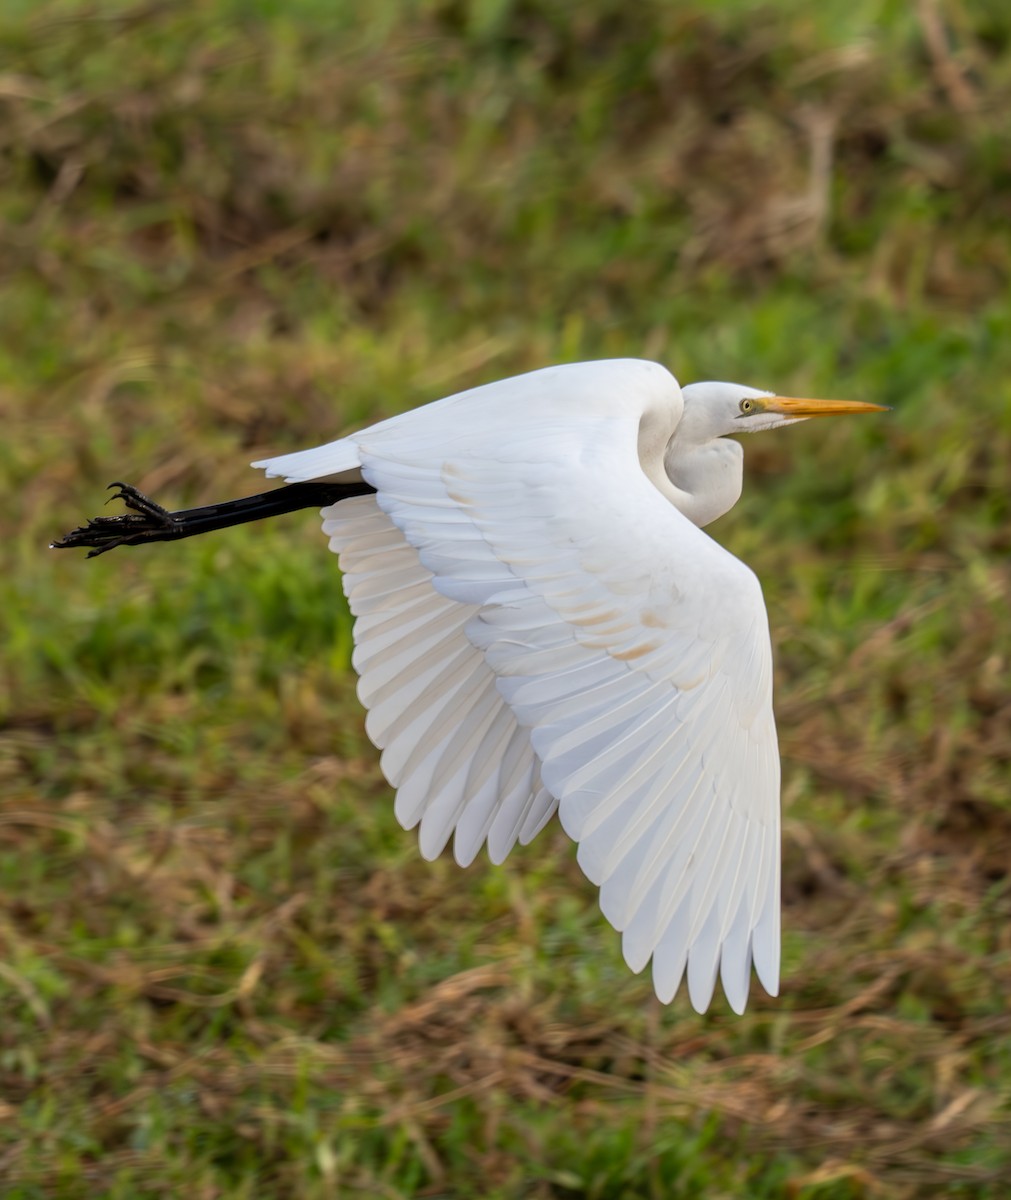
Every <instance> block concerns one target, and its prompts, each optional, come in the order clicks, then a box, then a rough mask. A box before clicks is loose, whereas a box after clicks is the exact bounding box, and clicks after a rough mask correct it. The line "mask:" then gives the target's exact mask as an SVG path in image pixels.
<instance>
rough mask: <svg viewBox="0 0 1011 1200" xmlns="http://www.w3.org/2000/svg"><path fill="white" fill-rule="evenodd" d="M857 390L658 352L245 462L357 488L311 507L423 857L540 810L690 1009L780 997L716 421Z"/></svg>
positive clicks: (485, 836)
mask: <svg viewBox="0 0 1011 1200" xmlns="http://www.w3.org/2000/svg"><path fill="white" fill-rule="evenodd" d="M872 407H875V406H871V405H861V404H846V403H845V402H831V401H823V402H818V401H796V400H784V399H781V398H779V397H773V396H771V395H770V394H769V393H766V392H759V391H756V390H755V389H753V388H745V387H741V386H739V385H735V384H698V385H694V386H693V387H688V388H685V389H684V390H683V391H682V389H680V388H679V387H678V385H677V383H676V381H675V380H674V378H673V377H672V376H671V375H670V374H669V373H668V372H667V371H666V370H665V369H664V368H663V367H660V366H658V365H657V364H655V363H648V362H641V361H637V360H617V361H607V362H596V363H580V364H574V365H569V366H560V367H551V368H548V369H546V370H543V371H536V372H533V373H531V374H529V375H524V376H520V377H517V378H514V379H507V380H504V381H502V382H500V383H494V384H490V385H488V386H486V387H481V388H476V389H474V390H472V391H468V392H463V393H460V394H459V395H456V396H451V397H449V398H447V399H445V400H441V401H437V402H436V403H433V404H430V405H426V406H424V407H423V408H420V409H416V410H414V411H412V412H408V413H405V414H403V415H402V416H398V417H394V418H391V419H390V420H387V421H383V422H381V423H379V424H377V425H374V426H372V427H371V428H369V429H365V430H363V431H362V432H360V433H356V434H353V435H351V436H350V437H346V438H342V439H340V440H338V441H335V442H330V443H328V444H327V445H324V446H319V447H316V448H314V449H311V450H305V451H302V452H300V453H296V454H287V455H282V456H281V457H278V458H273V459H268V460H266V461H263V462H259V463H256V464H254V465H256V466H258V467H263V468H265V469H266V471H267V473H268V475H280V476H284V477H285V478H286V479H287V480H288V481H289V482H299V481H306V480H314V479H320V478H323V477H331V476H340V477H342V478H345V479H350V478H353V477H360V478H363V479H364V480H365V481H366V482H367V483H369V484H371V485H372V486H373V487H374V488H375V489H376V494H375V495H374V496H364V497H358V498H354V499H350V500H344V501H342V502H340V503H339V504H335V505H333V506H332V507H330V508H327V509H324V510H323V529H324V532H325V533H326V534H327V535H328V536H329V538H330V547H331V549H332V550H334V551H335V552H336V553H337V554H338V555H339V557H340V565H341V568H342V570H343V572H344V587H345V590H346V592H347V596H348V599H349V602H350V606H351V611H352V613H353V614H354V616H355V628H354V639H355V653H354V667H355V670H356V671H357V672H358V674H359V676H360V683H359V689H358V692H359V696H360V698H361V700H362V703H363V704H364V705H365V707H366V708H367V709H368V720H367V724H366V728H367V731H368V734H369V737H370V738H371V739H372V741H373V742H374V743H375V744H376V745H377V746H378V747H380V749H381V750H382V758H381V763H382V768H383V771H384V773H385V775H386V777H387V779H388V780H389V781H390V783H391V785H392V786H393V787H395V788H396V789H397V797H396V815H397V819H398V820H399V821H400V822H401V824H402V825H403V826H404V827H405V828H413V827H414V826H416V825H417V826H419V842H420V848H421V852H422V854H423V855H424V856H425V857H426V858H435V857H436V856H437V855H438V854H439V853H440V852H441V851H442V850H443V848H444V847H445V846H446V844H447V843H448V841H449V839H450V838H451V837H452V838H453V845H454V853H455V856H456V858H457V861H458V862H460V863H461V864H462V865H466V864H468V863H470V862H471V861H472V860H473V859H474V857H475V855H476V854H477V853H478V851H479V849H480V847H481V846H482V845H483V844H487V846H488V853H489V856H490V858H491V859H492V861H493V862H496V863H498V862H501V861H502V860H503V859H504V858H505V857H506V855H507V854H508V853H509V851H510V850H511V849H512V847H513V846H514V845H515V844H516V842H517V841H521V842H524V843H526V842H529V841H530V840H531V839H532V838H533V837H535V836H536V834H537V833H538V832H539V831H540V830H541V829H542V828H543V827H544V825H545V824H546V823H547V822H548V820H549V819H550V818H551V816H552V815H553V813H554V812H555V810H556V808H557V810H558V812H559V816H560V819H561V822H562V825H563V827H564V829H565V831H566V832H567V833H568V834H569V836H570V837H571V838H573V840H574V841H576V842H577V843H578V846H579V850H578V859H579V863H580V866H581V867H582V869H583V871H584V872H585V873H586V875H587V876H588V877H589V879H591V880H592V881H593V882H594V883H595V884H597V885H598V886H599V888H600V903H601V908H602V910H603V912H604V914H605V916H606V917H607V919H608V920H609V921H610V922H611V924H612V925H613V926H614V927H615V928H616V929H618V930H621V931H622V934H623V938H622V946H623V951H624V955H625V959H626V961H627V962H628V964H629V966H630V967H631V968H632V969H633V970H634V971H640V970H642V968H643V967H644V966H645V965H646V963H647V962H649V960H650V959H651V958H652V961H653V983H654V988H655V990H656V994H657V995H658V996H659V998H660V999H661V1000H662V1001H665V1002H668V1001H670V1000H671V999H672V998H673V996H674V994H675V992H676V991H677V988H678V985H679V983H680V981H681V979H682V977H684V976H685V975H686V974H687V980H688V991H689V995H690V998H691V1002H692V1004H693V1005H694V1007H695V1008H696V1009H697V1010H698V1011H700V1012H701V1011H704V1010H705V1009H706V1008H707V1007H708V1005H709V1003H710V1000H711V997H712V994H713V989H714V985H715V981H716V978H717V974H719V975H720V976H721V978H722V982H723V988H724V991H725V992H726V995H727V999H728V1000H729V1002H730V1005H731V1007H732V1008H733V1009H734V1011H735V1012H738V1013H740V1012H742V1011H743V1010H744V1007H745V1004H746V1001H747V996H748V988H749V977H750V968H751V963H752V961H754V964H755V968H756V971H757V973H758V976H759V979H760V980H761V982H762V984H763V986H764V987H765V989H766V990H767V991H768V992H769V993H770V994H772V995H775V994H776V993H777V991H778V986H779V953H780V925H779V756H778V752H777V746H776V731H775V724H774V720H773V713H772V662H771V649H770V643H769V631H768V622H767V619H766V613H765V607H764V603H763V600H762V595H761V590H760V587H759V584H758V581H757V579H756V578H755V576H754V575H753V574H752V572H751V571H750V570H749V569H748V568H747V567H746V566H744V565H743V564H742V563H740V562H739V561H738V560H737V559H735V558H734V557H733V556H731V555H730V554H729V553H728V552H727V551H726V550H724V549H723V548H722V547H721V546H719V545H718V544H717V543H716V542H714V541H713V540H712V539H711V538H709V537H708V536H707V535H706V534H705V533H703V532H702V531H701V529H700V528H699V527H698V526H699V525H702V524H705V523H707V522H708V521H710V520H713V519H714V518H715V517H716V516H718V515H720V513H722V512H724V511H726V509H727V508H729V507H731V506H732V504H733V503H734V502H735V501H736V499H737V498H738V496H739V494H740V487H741V474H742V466H741V458H742V456H741V453H740V447H739V445H738V444H737V443H735V442H728V441H726V440H725V438H724V437H723V436H722V435H723V434H726V433H731V432H745V431H747V430H751V429H755V428H770V427H772V426H774V425H779V424H784V423H787V422H790V421H793V420H798V419H803V418H804V417H805V416H812V415H821V414H822V413H823V412H824V413H828V412H842V411H858V410H863V409H871V408H872Z"/></svg>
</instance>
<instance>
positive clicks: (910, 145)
mask: <svg viewBox="0 0 1011 1200" xmlns="http://www.w3.org/2000/svg"><path fill="white" fill-rule="evenodd" d="M1009 108H1011V10H1009V8H1008V6H1007V5H1006V4H1005V3H1003V2H1002V0H966V2H965V3H956V2H954V0H951V2H948V0H919V2H918V3H905V2H902V3H894V2H889V0H846V2H845V3H844V2H842V0H823V2H822V3H820V4H817V5H812V4H808V3H802V2H800V0H768V3H765V4H753V3H745V2H744V0H726V2H724V3H715V2H713V0H686V3H683V4H682V3H662V2H661V0H642V2H641V3H638V4H635V5H631V4H628V3H627V0H591V2H589V3H586V4H582V5H575V4H566V3H562V2H561V0H539V2H537V0H474V2H473V3H470V4H468V3H465V2H464V0H425V2H424V3H419V4H410V3H407V2H406V0H402V2H397V0H372V2H371V3H370V4H368V5H359V4H351V3H346V2H344V0H287V2H286V3H282V2H280V0H241V2H240V0H204V2H202V3H198V2H193V3H171V2H159V0H151V2H149V3H140V4H131V2H130V0H123V2H122V3H117V4H115V5H113V4H105V3H74V2H70V0H64V2H53V0H43V2H41V3H39V2H37V0H31V2H29V0H7V3H5V4H4V5H3V6H2V7H0V115H2V121H0V329H2V339H0V415H2V434H0V472H2V476H0V477H2V479H3V505H2V510H0V552H2V554H3V569H2V572H0V622H2V646H3V654H2V663H0V773H2V777H3V793H2V797H3V805H2V811H0V1194H2V1195H3V1196H4V1197H5V1198H11V1200H36V1198H39V1197H51V1196H56V1197H70V1198H73V1197H89V1198H93V1197H98V1196H101V1197H116V1198H122V1200H128V1198H133V1197H175V1196H186V1197H190V1198H191V1200H212V1198H216V1197H248V1198H249V1200H265V1198H267V1200H270V1198H282V1197H305V1198H310V1200H311V1198H315V1197H338V1196H339V1197H356V1196H362V1197H389V1198H394V1197H409V1196H425V1197H479V1198H494V1200H507V1198H509V1200H511V1198H528V1197H529V1198H532V1200H549V1198H550V1200H564V1198H568V1197H572V1198H575V1197H582V1196H586V1197H593V1198H595V1200H619V1198H620V1200H626V1198H627V1200H631V1198H638V1197H649V1198H650V1200H666V1198H670V1197H673V1198H678V1197H683V1198H685V1200H689V1198H691V1200H694V1198H697V1197H705V1198H707V1200H710V1198H711V1200H718V1198H724V1197H726V1198H730V1197H746V1198H748V1200H752V1198H754V1200H761V1198H772V1197H787V1198H790V1200H854V1198H863V1197H866V1198H867V1200H912V1198H920V1197H936V1196H954V1197H978V1198H984V1197H989V1198H993V1200H999V1198H1002V1197H1005V1196H1007V1195H1008V1194H1009V1192H1011V1008H1009V1000H1008V997H1009V995H1011V876H1009V865H1011V765H1009V764H1011V679H1009V676H1011V633H1009V629H1011V625H1009V618H1008V608H1009V602H1011V565H1009V559H1011V555H1009V551H1011V512H1009V488H1008V478H1009V474H1008V473H1009V463H1011V289H1009V287H1008V280H1009V277H1011V237H1009V233H1008V229H1009V219H1011V138H1009V134H1008V125H1007V113H1008V111H1009ZM612 355H637V356H643V357H653V358H658V359H660V360H661V361H664V362H665V363H666V364H667V365H669V366H670V367H671V369H672V370H673V371H674V372H675V373H676V374H677V375H678V376H679V378H681V379H683V380H686V381H687V380H691V379H698V378H730V379H738V380H740V381H742V382H747V383H751V384H754V385H757V386H763V387H768V388H772V389H777V390H779V391H782V392H785V393H787V394H789V393H793V394H800V395H829V396H832V395H838V396H847V397H852V398H858V399H868V400H873V401H876V402H879V403H885V404H890V405H892V406H894V411H893V412H892V413H890V414H887V415H886V416H883V417H882V418H874V419H870V418H868V419H866V420H862V421H854V422H852V423H851V424H845V425H844V423H842V422H840V423H839V426H838V427H834V428H831V429H829V428H828V427H827V426H825V425H821V424H820V423H817V422H812V423H811V424H809V425H805V426H804V427H802V428H798V429H796V430H791V431H789V432H786V433H782V434H767V435H756V437H755V438H754V439H753V440H749V441H748V442H747V444H746V454H747V462H748V478H747V482H746V487H745V496H744V499H743V501H742V502H741V504H740V505H739V506H738V507H737V508H736V509H735V511H734V512H733V513H731V514H730V515H729V516H727V517H725V518H724V519H722V520H721V521H720V522H719V523H718V524H717V525H716V526H715V527H714V528H713V533H714V534H715V536H717V537H718V538H719V539H720V540H721V541H723V542H724V543H725V544H726V545H727V546H729V547H730V548H731V549H732V550H733V551H734V552H735V553H737V554H739V555H740V556H741V557H743V558H745V559H746V560H747V561H748V562H749V563H750V564H751V565H752V566H753V567H754V568H755V570H756V571H757V572H758V574H759V576H760V577H761V578H762V580H763V582H764V586H765V592H766V598H767V601H768V606H769V612H770V619H771V625H772V630H773V640H774V644H775V647H776V670H777V677H776V685H777V712H778V718H779V726H780V731H781V743H782V751H783V760H784V820H785V832H784V882H783V891H784V930H785V961H784V986H783V994H782V995H781V996H780V997H779V998H778V999H776V1000H770V999H767V998H764V997H762V996H761V995H759V994H758V993H757V989H756V994H755V995H754V996H753V1000H752V1003H751V1006H750V1008H749V1011H748V1014H747V1015H746V1016H745V1017H744V1018H742V1019H737V1018H735V1017H733V1015H732V1014H731V1013H730V1012H729V1009H728V1008H727V1007H726V1005H725V1002H724V1001H723V1000H722V999H718V1000H717V1002H716V1003H715V1004H714V1007H713V1011H712V1012H711V1013H710V1014H709V1015H707V1016H705V1017H699V1016H696V1015H695V1014H694V1013H693V1012H691V1010H690V1008H689V1006H688V1003H687V999H686V997H685V996H683V995H681V996H679V997H678V998H677V1000H676V1001H675V1003H674V1004H673V1005H672V1006H670V1007H669V1008H666V1009H663V1008H661V1007H660V1006H659V1005H658V1004H657V1002H656V1001H655V1000H654V999H653V997H652V994H651V990H650V984H649V981H648V979H645V978H641V977H640V978H636V977H633V976H631V975H630V974H629V972H628V971H627V969H626V968H625V967H624V965H623V963H622V961H621V958H620V952H619V945H618V941H619V939H618V937H617V935H616V934H614V933H613V931H611V930H610V929H609V928H608V927H607V925H606V923H605V922H604V920H603V918H602V917H601V916H600V914H599V911H598V910H597V905H596V899H595V892H594V889H593V888H592V887H591V886H590V885H589V884H588V883H587V882H586V880H585V879H584V878H583V877H582V875H581V873H580V871H579V869H578V867H577V865H576V862H575V856H574V853H573V848H572V846H571V845H570V844H569V842H568V841H567V839H566V837H565V836H564V834H563V833H562V832H561V830H560V828H558V827H557V826H555V827H552V828H550V829H549V830H547V831H546V832H545V833H543V834H542V835H541V836H540V837H539V838H538V839H537V840H536V842H535V843H534V844H533V845H532V846H530V847H528V848H527V849H525V850H522V851H520V852H519V853H517V854H515V855H514V856H513V857H512V858H511V859H510V861H509V862H508V864H507V865H506V866H505V867H503V868H492V867H490V866H489V865H488V864H487V862H486V861H484V860H482V861H480V862H479V863H477V864H475V866H473V867H472V868H470V869H469V870H468V871H466V872H463V871H461V870H459V869H458V868H457V867H456V866H455V865H454V864H453V863H452V861H450V860H449V859H448V857H446V858H444V859H443V860H441V861H439V862H438V863H436V864H434V865H428V864H425V863H423V862H422V861H420V858H419V856H418V854H417V850H416V846H415V844H414V842H415V839H414V836H413V835H410V834H405V833H404V832H402V831H401V830H399V828H398V827H397V825H396V822H395V820H394V817H393V811H392V802H391V797H390V793H389V789H388V788H387V787H386V785H385V784H384V782H383V780H382V777H381V775H380V774H379V771H378V767H377V756H376V754H375V752H374V751H373V750H372V748H371V747H370V746H369V744H368V742H367V740H366V739H365V736H364V731H363V719H362V713H361V710H360V708H359V706H358V704H357V702H356V699H355V694H354V679H353V677H352V675H351V673H350V669H349V666H348V661H349V647H350V625H349V618H348V614H347V611H346V608H345V606H344V603H343V600H342V596H341V590H340V585H339V579H338V576H337V569H336V563H335V561H334V559H333V558H332V556H330V555H328V554H327V553H326V550H325V543H324V542H323V539H322V537H321V535H320V532H319V529H318V524H317V521H316V519H315V517H314V516H313V515H312V514H305V513H303V514H295V515H292V516H290V517H286V518H283V519H280V520H277V521H275V522H272V523H270V524H268V525H265V526H262V527H261V526H251V527H250V526H247V527H244V528H242V529H237V530H233V531H228V532H224V533H220V534H216V535H214V536H213V537H209V538H207V539H197V540H196V541H194V542H190V543H182V544H179V545H176V546H171V545H170V546H162V547H155V548H151V549H142V550H136V551H119V552H117V553H116V554H112V555H108V556H106V557H103V558H100V559H98V560H97V561H94V562H85V561H84V559H83V556H81V555H77V554H73V555H72V554H69V553H58V554H57V553H49V552H48V551H47V550H46V545H47V543H48V541H49V540H50V539H51V538H52V537H53V536H55V535H58V534H61V533H63V532H65V531H66V530H68V529H69V528H71V527H72V526H74V525H76V524H77V523H78V522H79V521H80V520H81V518H83V517H85V516H87V515H90V514H92V513H94V512H96V511H98V506H99V505H100V504H101V501H102V497H103V492H102V489H103V488H104V486H105V484H106V483H108V482H109V481H110V480H112V479H119V478H123V479H127V480H129V481H130V482H132V483H134V484H136V485H138V486H140V487H141V488H143V489H144V490H146V491H149V492H152V493H153V494H154V495H156V496H157V497H158V498H159V499H161V500H162V501H163V502H164V503H167V504H168V505H169V506H170V507H183V506H185V505H188V504H197V503H202V502H208V501H211V500H214V499H222V498H226V497H229V496H233V495H241V494H245V493H248V492H252V491H256V490H257V488H258V485H259V478H258V477H257V476H256V475H255V473H253V472H251V471H249V469H248V467H247V465H246V464H247V463H248V462H249V460H251V459H253V458H257V457H262V456H264V455H265V454H268V453H271V452H275V453H280V452H282V451H285V450H289V449H297V448H300V447H302V446H304V445H309V444H312V443H313V442H314V441H318V440H321V439H323V438H325V437H328V436H335V435H336V434H338V433H339V432H340V431H341V430H342V429H343V428H345V427H348V426H350V425H353V424H356V423H361V422H364V421H367V420H371V419H374V418H377V417H380V416H383V415H388V414H390V413H393V412H396V411H399V410H401V409H405V408H409V407H411V406H413V405H416V404H418V403H421V402H423V401H425V400H429V399H432V398H434V397H436V396H438V395H441V394H445V393H448V392H450V391H454V390H458V389H460V388H463V387H466V386H471V385H474V384H477V383H480V382H483V381H486V380H489V379H494V378H498V377H501V376H504V375H508V374H511V373H514V372H518V371H522V370H526V369H530V368H533V367H536V366H541V365H545V364H547V363H550V362H555V361H564V360H571V359H579V358H593V357H606V356H612Z"/></svg>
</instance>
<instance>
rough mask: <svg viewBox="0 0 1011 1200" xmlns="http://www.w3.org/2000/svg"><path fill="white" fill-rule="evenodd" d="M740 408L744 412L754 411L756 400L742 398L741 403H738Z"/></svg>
mask: <svg viewBox="0 0 1011 1200" xmlns="http://www.w3.org/2000/svg"><path fill="white" fill-rule="evenodd" d="M738 408H739V409H740V410H741V412H742V413H749V412H752V411H754V408H755V402H754V400H742V401H741V403H740V404H739V405H738Z"/></svg>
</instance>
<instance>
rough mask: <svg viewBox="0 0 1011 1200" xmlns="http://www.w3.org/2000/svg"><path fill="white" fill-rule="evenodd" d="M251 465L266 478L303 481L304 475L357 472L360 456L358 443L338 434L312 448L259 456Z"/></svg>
mask: <svg viewBox="0 0 1011 1200" xmlns="http://www.w3.org/2000/svg"><path fill="white" fill-rule="evenodd" d="M251 465H252V466H254V467H259V468H260V469H261V470H264V471H266V472H267V476H268V478H276V477H278V476H281V477H282V478H283V479H284V480H285V481H286V482H287V483H302V482H304V481H305V480H307V479H322V478H324V477H325V476H328V475H342V474H345V473H346V472H348V471H354V472H357V471H358V469H359V467H360V465H361V459H360V455H359V451H358V446H357V444H356V443H355V442H354V441H353V440H352V439H351V438H340V439H339V440H338V441H336V442H327V443H326V445H324V446H313V447H312V449H311V450H297V451H295V453H294V454H280V455H278V456H277V457H276V458H262V459H260V460H259V461H258V462H254V463H252V464H251Z"/></svg>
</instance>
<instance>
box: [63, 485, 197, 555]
mask: <svg viewBox="0 0 1011 1200" xmlns="http://www.w3.org/2000/svg"><path fill="white" fill-rule="evenodd" d="M109 488H110V489H112V488H116V489H117V490H116V491H115V492H113V494H112V495H111V496H110V497H109V500H110V501H112V500H122V502H123V503H124V504H125V505H126V507H127V508H128V509H130V510H131V511H130V512H127V513H122V514H121V515H120V516H117V517H91V518H89V520H88V523H87V525H81V526H79V527H78V528H77V529H74V530H71V532H70V533H68V534H67V535H66V536H65V537H62V538H57V539H56V541H54V542H50V547H51V548H52V549H53V550H67V549H71V548H73V547H75V546H81V547H83V546H90V547H91V549H90V550H89V551H88V558H95V557H96V556H97V555H99V554H104V553H105V552H106V551H107V550H115V549H116V547H117V546H133V545H136V544H138V543H139V542H143V541H147V540H149V539H150V537H151V535H152V534H157V533H161V532H164V531H165V530H170V529H174V528H176V526H177V522H176V519H175V518H174V517H173V515H172V514H171V513H170V512H169V511H168V509H165V508H162V506H161V505H160V504H156V503H155V502H154V501H153V500H152V499H151V498H150V497H148V496H145V495H144V493H143V492H139V491H138V490H137V489H136V488H135V487H134V486H133V485H132V484H129V483H120V482H116V483H110V484H109Z"/></svg>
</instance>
